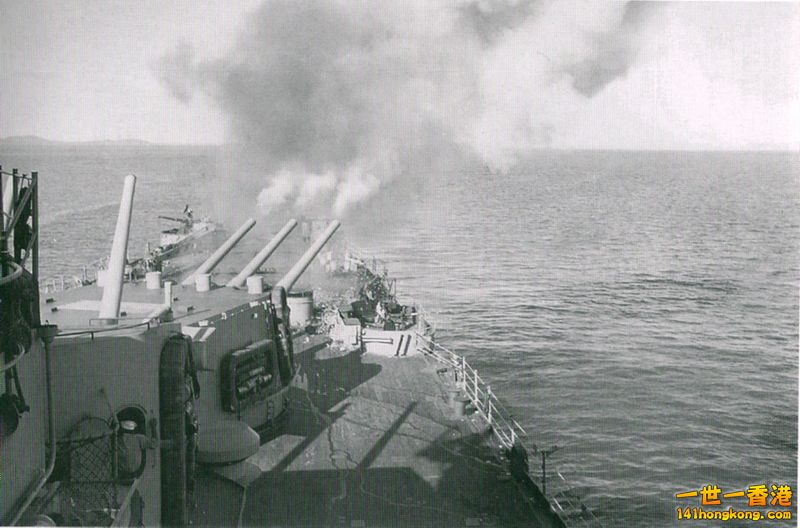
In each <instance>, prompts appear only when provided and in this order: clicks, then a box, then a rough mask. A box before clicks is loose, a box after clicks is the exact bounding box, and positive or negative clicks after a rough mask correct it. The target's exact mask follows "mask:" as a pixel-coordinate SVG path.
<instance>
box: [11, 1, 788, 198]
mask: <svg viewBox="0 0 800 528" xmlns="http://www.w3.org/2000/svg"><path fill="white" fill-rule="evenodd" d="M301 4H304V5H305V4H309V3H308V2H301ZM311 4H313V5H311ZM311 4H309V5H306V6H305V7H302V8H298V7H295V5H291V4H288V3H286V2H282V1H280V0H278V1H272V2H267V3H266V4H264V3H263V2H260V1H250V0H248V1H237V2H206V1H199V0H193V1H175V2H163V1H138V2H116V1H104V2H100V1H94V0H83V1H80V2H79V1H77V0H73V1H56V0H48V1H30V2H27V1H15V0H0V137H7V136H12V135H37V136H42V137H45V138H48V139H53V140H63V141H92V140H117V139H128V138H136V139H143V140H146V141H150V142H155V143H178V144H188V143H204V144H209V143H212V144H216V143H224V142H229V141H234V140H236V139H240V138H242V137H245V138H249V139H250V140H253V141H257V142H267V143H269V145H268V147H267V150H269V151H270V153H271V154H272V155H274V156H275V157H276V158H277V159H279V160H280V162H281V164H282V165H281V166H284V165H290V164H292V163H296V162H297V157H298V154H297V152H295V148H296V145H295V143H297V144H300V145H301V146H302V145H308V144H310V143H311V142H314V141H315V139H316V138H318V137H319V136H320V134H322V135H324V134H325V131H324V130H323V127H321V126H314V125H309V122H310V121H314V120H315V119H319V120H320V121H321V122H325V123H326V125H325V126H327V123H329V122H330V123H333V124H332V125H331V128H330V130H331V131H332V132H331V133H332V134H333V133H335V134H336V135H337V136H341V134H347V133H348V131H351V130H354V129H355V132H353V134H354V135H356V136H358V137H360V138H362V139H361V140H359V141H356V142H353V143H349V142H344V143H343V142H342V141H341V140H340V139H338V140H336V141H333V140H332V139H330V138H323V139H322V140H321V141H322V145H323V146H322V147H319V148H318V149H317V150H316V151H314V152H312V153H311V155H312V157H311V158H303V163H306V164H309V165H314V168H315V170H318V171H319V175H320V177H321V178H324V177H325V176H324V174H325V173H324V171H323V170H322V168H324V166H325V164H326V163H328V164H331V163H333V164H339V165H341V169H342V171H344V172H346V170H347V167H349V166H350V165H351V163H350V162H351V161H352V160H345V161H346V163H345V162H342V163H340V161H341V160H339V159H333V158H332V157H331V156H332V154H331V153H332V152H333V151H334V150H336V149H344V151H345V152H350V151H352V152H353V159H355V158H359V157H364V156H367V157H369V156H370V155H371V154H364V151H371V150H375V149H381V148H382V147H381V145H384V144H385V142H386V141H390V142H391V143H392V145H393V148H398V149H407V148H416V146H415V147H409V146H408V145H409V142H411V140H410V139H409V138H407V137H401V136H403V135H404V134H410V132H407V131H414V133H415V134H422V135H424V134H431V135H434V134H442V135H446V136H448V137H449V138H451V141H452V142H453V143H457V144H460V145H466V146H468V147H469V148H470V149H472V150H474V151H475V152H477V153H479V154H480V155H481V156H483V157H484V158H485V159H487V160H491V161H492V162H493V163H495V164H498V165H501V166H502V165H503V164H504V163H505V161H504V160H507V159H508V158H509V157H512V158H513V156H514V155H515V153H519V152H520V151H524V150H525V149H530V148H542V147H552V148H567V149H569V148H589V149H594V148H597V149H800V53H798V51H797V50H800V4H798V3H778V4H771V3H740V2H735V3H727V2H712V3H700V4H696V3H659V4H657V5H647V6H642V5H639V4H633V5H629V4H622V3H607V4H603V3H597V2H588V3H580V2H577V3H573V2H559V3H557V4H549V3H545V2H536V1H526V0H518V1H517V0H497V1H492V0H453V1H451V2H440V3H435V4H431V3H428V2H423V1H420V0H407V1H406V2H402V3H399V4H394V5H393V6H392V7H387V8H384V7H383V5H384V4H381V6H382V7H381V9H380V10H376V9H370V8H365V7H364V6H363V4H365V3H364V2H361V3H356V4H348V3H343V2H342V1H340V0H332V1H331V2H330V3H314V2H311ZM275 20H278V21H280V23H281V25H278V24H277V23H276V22H274V21H275ZM334 21H336V23H334ZM315 41H318V42H315ZM304 53H306V54H308V56H304V55H303V54H304ZM289 56H291V57H293V58H292V59H291V60H288V59H286V57H289ZM297 57H300V58H299V59H298V58H297ZM308 57H311V58H310V59H309V58H308ZM298 61H299V62H298ZM309 64H312V65H313V68H316V69H317V70H318V71H316V70H315V71H309V72H306V73H308V75H299V74H298V75H294V74H293V72H295V71H296V70H297V69H299V70H303V68H307V67H309V68H310V66H309ZM320 71H321V72H322V74H320V73H319V72H320ZM287 72H288V73H287ZM331 78H332V79H331ZM348 83H349V84H348ZM287 90H288V91H294V90H297V91H298V93H300V94H310V95H308V96H307V97H306V96H305V95H304V96H303V97H306V98H305V99H303V98H300V99H298V95H297V94H296V93H293V94H289V95H287V94H286V91H287ZM354 94H355V95H354ZM309 102H310V103H313V104H307V103H309ZM261 105H263V106H264V108H269V112H266V111H265V110H263V109H262V108H261ZM365 108H366V109H367V110H368V111H367V112H364V111H363V110H364V109H365ZM292 109H297V110H298V112H297V115H299V116H300V117H301V118H302V119H299V118H297V117H296V116H294V115H288V113H289V111H290V110H292ZM309 109H310V110H309ZM370 114H375V115H381V116H386V118H385V119H383V120H382V124H385V128H386V129H387V130H390V132H384V131H380V134H376V130H375V129H376V128H379V127H380V126H382V125H381V124H379V125H375V124H374V123H371V122H367V121H366V120H367V119H368V118H369V116H370ZM284 122H289V123H291V125H292V126H291V127H284V126H283V123H284ZM305 125H308V126H309V127H310V128H308V129H304V126H305ZM273 130H274V131H275V135H276V136H277V137H278V139H274V138H273V134H272V131H273ZM384 136H386V137H384ZM389 136H391V137H389ZM298 137H299V138H301V139H302V140H303V141H302V142H301V141H300V140H299V139H297V138H298ZM387 137H389V139H387ZM253 138H255V139H253ZM281 138H282V139H283V140H282V141H281ZM293 142H294V143H293ZM415 145H416V143H415ZM386 163H391V160H389V161H386ZM337 166H338V165H337ZM320 167H321V168H320ZM351 190H352V189H351Z"/></svg>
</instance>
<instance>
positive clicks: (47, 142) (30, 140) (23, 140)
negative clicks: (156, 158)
mask: <svg viewBox="0 0 800 528" xmlns="http://www.w3.org/2000/svg"><path fill="white" fill-rule="evenodd" d="M56 145H65V146H69V145H86V146H102V145H114V146H141V145H152V143H149V142H147V141H143V140H141V139H120V140H110V139H107V140H102V141H53V140H51V139H45V138H43V137H39V136H9V137H6V138H0V146H3V147H36V146H56Z"/></svg>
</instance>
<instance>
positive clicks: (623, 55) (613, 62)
mask: <svg viewBox="0 0 800 528" xmlns="http://www.w3.org/2000/svg"><path fill="white" fill-rule="evenodd" d="M653 9H654V7H653V6H652V5H650V4H646V3H644V2H628V3H626V4H625V8H624V11H623V14H622V19H621V21H620V23H619V25H618V26H617V27H613V28H609V29H607V30H605V31H601V32H598V33H596V34H594V35H591V36H588V38H589V39H590V41H591V43H592V46H591V47H592V52H591V53H590V54H589V55H588V56H586V57H584V58H583V59H582V60H580V61H579V62H576V63H574V64H570V65H568V66H567V67H566V68H565V69H564V71H565V72H566V73H567V74H568V75H570V76H571V77H572V87H573V88H575V90H576V91H577V92H579V93H581V94H582V95H585V96H586V97H593V96H595V95H597V94H598V93H599V92H600V91H601V90H602V89H603V88H605V87H606V86H607V85H608V84H609V83H611V82H612V81H614V80H616V79H618V78H620V77H624V76H625V74H627V73H628V70H629V69H630V68H631V66H632V65H633V63H634V62H635V60H636V55H637V52H638V48H639V46H638V44H639V43H638V40H639V36H640V35H639V31H640V29H641V27H642V25H643V23H644V22H645V20H646V17H648V16H649V14H650V13H651V11H652V10H653Z"/></svg>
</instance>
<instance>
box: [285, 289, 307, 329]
mask: <svg viewBox="0 0 800 528" xmlns="http://www.w3.org/2000/svg"><path fill="white" fill-rule="evenodd" d="M286 301H287V303H288V305H289V309H290V310H291V314H292V315H291V321H292V326H301V327H302V326H307V325H308V324H310V323H311V320H312V319H313V318H314V292H313V291H311V290H300V291H296V292H289V295H288V297H287V299H286Z"/></svg>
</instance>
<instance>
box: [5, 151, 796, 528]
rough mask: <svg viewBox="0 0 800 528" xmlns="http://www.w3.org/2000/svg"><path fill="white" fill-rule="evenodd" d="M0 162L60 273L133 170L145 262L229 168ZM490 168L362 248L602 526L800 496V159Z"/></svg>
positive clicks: (72, 268)
mask: <svg viewBox="0 0 800 528" xmlns="http://www.w3.org/2000/svg"><path fill="white" fill-rule="evenodd" d="M0 163H2V164H3V166H4V169H8V168H10V167H12V166H18V167H20V168H22V169H24V170H30V169H38V170H39V172H40V174H41V181H42V191H41V193H42V194H41V202H42V207H43V210H44V213H43V218H42V249H41V253H42V259H43V265H42V267H43V275H45V276H48V275H55V274H57V273H67V274H74V273H78V272H79V271H80V264H81V263H83V262H87V261H90V260H93V259H95V258H97V257H98V256H101V255H103V254H104V253H106V252H107V251H108V248H109V246H110V240H111V237H112V233H113V229H114V222H115V219H116V210H117V207H118V201H119V194H120V190H121V178H122V176H123V175H124V174H126V173H128V172H133V173H135V174H137V176H139V182H138V184H137V190H136V199H135V212H134V230H133V242H132V248H131V253H132V254H137V253H140V252H141V251H142V250H143V248H144V245H145V242H146V241H147V240H155V237H156V232H157V230H158V228H159V225H160V224H159V223H158V221H157V220H156V218H155V217H156V215H157V214H165V213H169V212H174V213H179V212H180V209H182V208H183V205H185V204H186V203H190V204H193V205H194V204H197V206H196V207H195V209H196V210H199V209H202V208H203V207H204V206H205V207H206V208H207V209H208V210H211V209H212V205H211V204H210V203H208V196H207V195H208V192H207V189H209V188H211V187H212V186H213V184H216V182H218V177H221V176H220V175H221V174H224V167H221V166H220V164H219V163H218V162H217V161H216V156H215V151H214V150H212V149H204V148H177V147H175V148H171V147H148V148H108V147H81V148H66V147H57V148H52V147H45V148H42V147H39V148H13V149H11V148H5V149H2V148H0ZM482 169H483V168H482V167H477V168H476V169H475V170H459V171H449V172H446V173H444V174H430V175H417V176H416V177H415V178H413V179H410V180H408V181H401V182H399V183H398V182H395V184H394V186H393V187H390V188H389V190H388V191H386V192H384V193H383V194H382V195H381V196H379V197H378V198H376V199H374V200H373V201H372V203H371V204H369V205H367V206H363V207H361V208H359V209H358V210H356V211H355V212H353V213H352V214H351V216H350V218H349V219H345V226H346V227H347V228H348V229H349V231H348V233H347V235H348V237H349V238H351V239H353V240H354V241H356V242H357V244H358V245H359V246H361V247H362V248H365V249H366V250H368V251H370V252H372V253H374V254H376V255H377V256H380V257H382V258H384V259H385V260H386V261H387V262H388V264H389V267H390V270H392V272H393V274H394V275H395V276H396V277H398V279H399V283H400V284H399V288H400V293H401V295H402V294H405V295H407V296H409V297H414V298H416V299H417V300H419V301H420V302H422V303H423V304H424V305H425V306H426V307H427V308H428V309H429V311H432V312H434V313H435V314H436V319H437V323H438V329H439V330H438V337H439V340H440V341H441V342H442V343H444V344H446V345H448V346H449V347H450V348H453V349H454V350H456V351H459V352H461V353H464V354H465V355H466V356H467V357H468V359H469V361H470V362H471V363H472V364H473V365H474V366H475V367H476V368H477V369H478V370H479V372H480V373H481V375H482V377H486V378H487V379H490V380H492V388H493V390H494V392H496V393H498V394H500V395H501V396H502V397H503V398H504V400H505V401H506V402H507V403H508V404H509V405H510V407H511V408H512V409H513V410H514V412H515V414H516V418H517V420H518V421H519V422H520V423H522V424H523V425H524V426H525V427H526V429H527V430H528V431H529V433H531V435H532V436H533V439H534V440H535V442H536V443H537V444H538V445H539V446H540V447H550V446H553V445H557V446H559V448H560V449H559V450H558V451H557V452H556V453H555V454H554V455H552V458H551V459H549V460H550V461H552V463H553V465H555V466H558V468H559V469H560V471H561V473H562V474H564V476H565V477H567V478H568V479H569V480H570V481H571V483H572V485H573V486H574V488H575V491H577V492H579V493H580V494H581V495H582V496H583V497H584V501H585V502H586V504H587V505H588V506H589V507H590V508H591V509H592V510H594V511H595V512H596V513H597V514H598V516H599V517H600V518H601V519H602V521H603V523H604V524H605V525H606V526H609V527H613V526H634V527H649V526H674V525H678V524H680V525H684V526H685V525H686V524H685V523H679V522H678V521H677V520H676V513H675V508H676V507H678V506H699V501H696V500H689V499H684V500H676V499H675V498H674V494H675V493H676V492H681V491H690V490H697V489H699V488H700V487H702V486H703V485H705V484H716V485H718V486H719V487H720V488H722V490H723V491H735V490H743V489H745V488H747V486H748V485H751V484H759V483H765V484H768V485H769V484H771V483H777V484H783V483H785V484H789V485H791V486H792V488H793V489H795V492H797V490H796V484H797V482H796V480H797V479H796V475H797V409H798V401H797V394H798V313H799V309H798V284H800V280H798V279H799V278H800V277H798V275H799V274H800V271H799V270H798V263H800V259H799V258H798V257H799V256H800V253H799V251H798V250H799V249H800V157H798V155H797V154H794V155H790V154H782V153H624V152H604V153H565V152H548V153H541V154H537V155H533V156H532V157H531V158H530V159H529V160H527V161H526V162H524V163H522V164H521V165H520V167H518V168H517V169H516V170H514V171H512V172H511V173H510V174H507V175H503V176H492V175H487V174H485V173H484V171H483V170H482ZM395 187H396V189H395ZM348 220H349V221H348ZM282 221H283V219H278V220H276V222H280V223H282ZM368 226H369V227H368ZM532 462H533V463H532V468H533V469H534V470H536V467H537V465H536V463H535V461H532ZM737 501H738V502H737ZM794 502H795V504H796V503H797V496H796V497H795V501H794ZM726 506H733V507H734V508H745V507H746V506H747V503H746V500H745V501H742V500H741V499H730V500H728V501H727V502H726ZM745 509H746V508H745ZM795 512H796V510H795ZM793 524H794V521H793V522H792V523H787V525H793ZM700 525H702V526H708V525H709V524H708V523H705V524H700ZM727 526H737V524H735V523H728V524H727ZM742 526H745V525H744V524H742Z"/></svg>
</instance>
